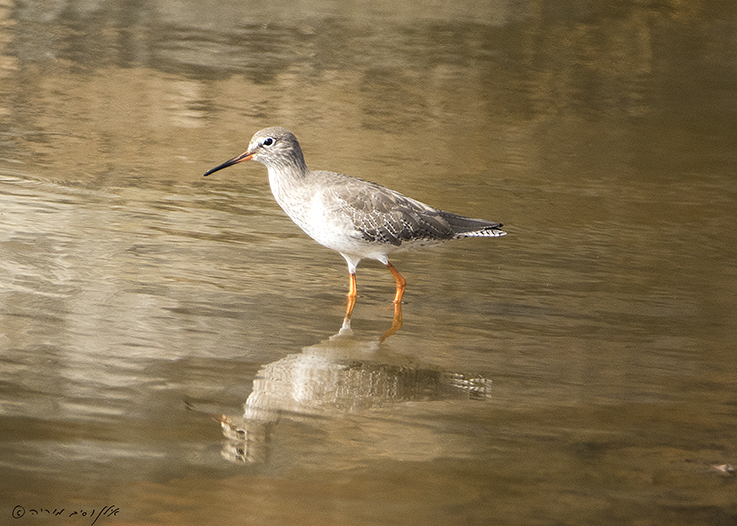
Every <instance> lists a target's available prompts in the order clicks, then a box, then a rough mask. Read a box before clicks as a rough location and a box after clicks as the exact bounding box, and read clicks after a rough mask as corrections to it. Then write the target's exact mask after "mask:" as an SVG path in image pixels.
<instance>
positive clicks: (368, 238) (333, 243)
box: [205, 126, 505, 302]
mask: <svg viewBox="0 0 737 526" xmlns="http://www.w3.org/2000/svg"><path fill="white" fill-rule="evenodd" d="M249 159H253V160H255V161H258V162H260V163H262V164H264V165H265V166H266V168H267V169H268V171H269V183H270V185H271V191H272V193H273V194H274V198H275V199H276V201H277V203H279V205H280V206H281V207H282V208H283V209H284V211H285V212H286V213H287V215H289V217H290V218H291V219H292V220H293V221H294V222H295V223H296V224H297V225H298V226H299V227H300V228H302V230H304V231H305V232H306V233H307V234H308V235H309V236H310V237H312V238H313V239H314V240H315V241H317V242H318V243H320V244H321V245H324V246H326V247H328V248H331V249H333V250H336V251H338V252H340V253H341V254H342V255H343V257H344V258H345V260H346V261H347V263H348V270H349V272H350V274H351V275H352V276H354V275H355V272H356V266H357V265H358V263H359V261H360V260H361V259H365V258H371V259H376V260H378V261H381V262H382V263H384V264H385V265H387V266H388V267H389V268H390V270H392V273H395V272H396V271H395V270H394V268H393V267H392V266H391V264H390V263H389V259H388V255H389V254H394V253H397V252H403V251H405V250H409V249H412V248H416V247H421V246H426V245H433V244H438V243H442V242H444V241H447V240H450V239H461V238H464V237H499V236H503V235H505V232H504V231H502V230H501V229H500V227H501V226H502V225H501V224H500V223H495V222H492V221H485V220H483V219H471V218H468V217H464V216H460V215H457V214H453V213H450V212H445V211H442V210H438V209H436V208H432V207H430V206H428V205H426V204H424V203H421V202H419V201H416V200H414V199H411V198H409V197H407V196H404V195H402V194H400V193H398V192H395V191H394V190H390V189H389V188H386V187H383V186H381V185H378V184H376V183H371V182H369V181H364V180H363V179H358V178H355V177H350V176H347V175H344V174H340V173H336V172H327V171H312V170H310V169H308V168H307V165H306V164H305V161H304V156H303V154H302V149H301V148H300V146H299V142H298V141H297V138H296V137H295V136H294V134H292V133H291V132H290V131H289V130H287V129H285V128H282V127H278V126H276V127H272V128H266V129H263V130H261V131H259V132H257V133H256V134H255V135H254V136H253V138H252V139H251V141H250V143H249V145H248V150H247V151H246V152H244V153H243V154H241V155H239V156H238V157H234V158H233V159H230V160H229V161H226V162H225V163H223V164H221V165H219V166H217V167H215V168H213V169H212V170H210V171H209V172H207V173H206V174H205V175H209V174H211V173H213V172H215V171H217V170H220V169H222V168H226V167H228V166H231V165H233V164H236V163H239V162H241V161H246V160H249ZM395 277H396V278H397V295H396V297H395V302H398V301H400V300H401V297H402V293H403V291H404V284H403V283H402V285H401V291H400V278H401V276H399V277H398V273H395ZM352 279H354V278H353V277H352ZM403 281H404V280H403V279H402V282H403ZM353 283H355V282H353Z"/></svg>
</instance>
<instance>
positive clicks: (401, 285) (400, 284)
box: [386, 263, 407, 304]
mask: <svg viewBox="0 0 737 526" xmlns="http://www.w3.org/2000/svg"><path fill="white" fill-rule="evenodd" d="M386 268H388V269H389V270H390V271H391V273H392V274H394V279H396V280H397V292H396V294H394V303H395V304H399V303H402V296H404V289H405V288H407V280H406V279H404V277H403V276H402V275H401V274H400V273H399V271H398V270H397V269H395V268H394V265H392V264H391V263H387V264H386Z"/></svg>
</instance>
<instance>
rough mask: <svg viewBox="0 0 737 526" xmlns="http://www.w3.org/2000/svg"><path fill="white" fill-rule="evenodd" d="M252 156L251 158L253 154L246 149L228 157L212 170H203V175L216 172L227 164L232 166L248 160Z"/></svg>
mask: <svg viewBox="0 0 737 526" xmlns="http://www.w3.org/2000/svg"><path fill="white" fill-rule="evenodd" d="M252 158H253V154H252V153H251V152H250V151H248V150H246V151H245V152H243V153H242V154H240V155H239V156H237V157H233V158H232V159H230V160H228V161H225V162H224V163H223V164H219V165H217V166H216V167H215V168H213V169H212V170H208V171H207V172H205V177H207V176H208V175H210V174H212V173H215V172H217V171H218V170H222V169H223V168H227V167H228V166H233V165H234V164H238V163H242V162H243V161H250V160H251V159H252Z"/></svg>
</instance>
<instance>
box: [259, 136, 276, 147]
mask: <svg viewBox="0 0 737 526" xmlns="http://www.w3.org/2000/svg"><path fill="white" fill-rule="evenodd" d="M275 142H276V141H275V140H274V139H272V138H271V137H266V139H264V142H262V143H261V144H263V145H264V146H267V147H268V146H272V145H273V144H274V143H275Z"/></svg>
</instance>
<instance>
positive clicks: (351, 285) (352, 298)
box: [345, 272, 358, 320]
mask: <svg viewBox="0 0 737 526" xmlns="http://www.w3.org/2000/svg"><path fill="white" fill-rule="evenodd" d="M348 279H349V281H348V306H347V307H346V309H345V317H346V319H349V320H350V319H351V314H353V307H355V306H356V296H358V288H357V287H356V274H355V273H353V272H351V273H349V275H348Z"/></svg>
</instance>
